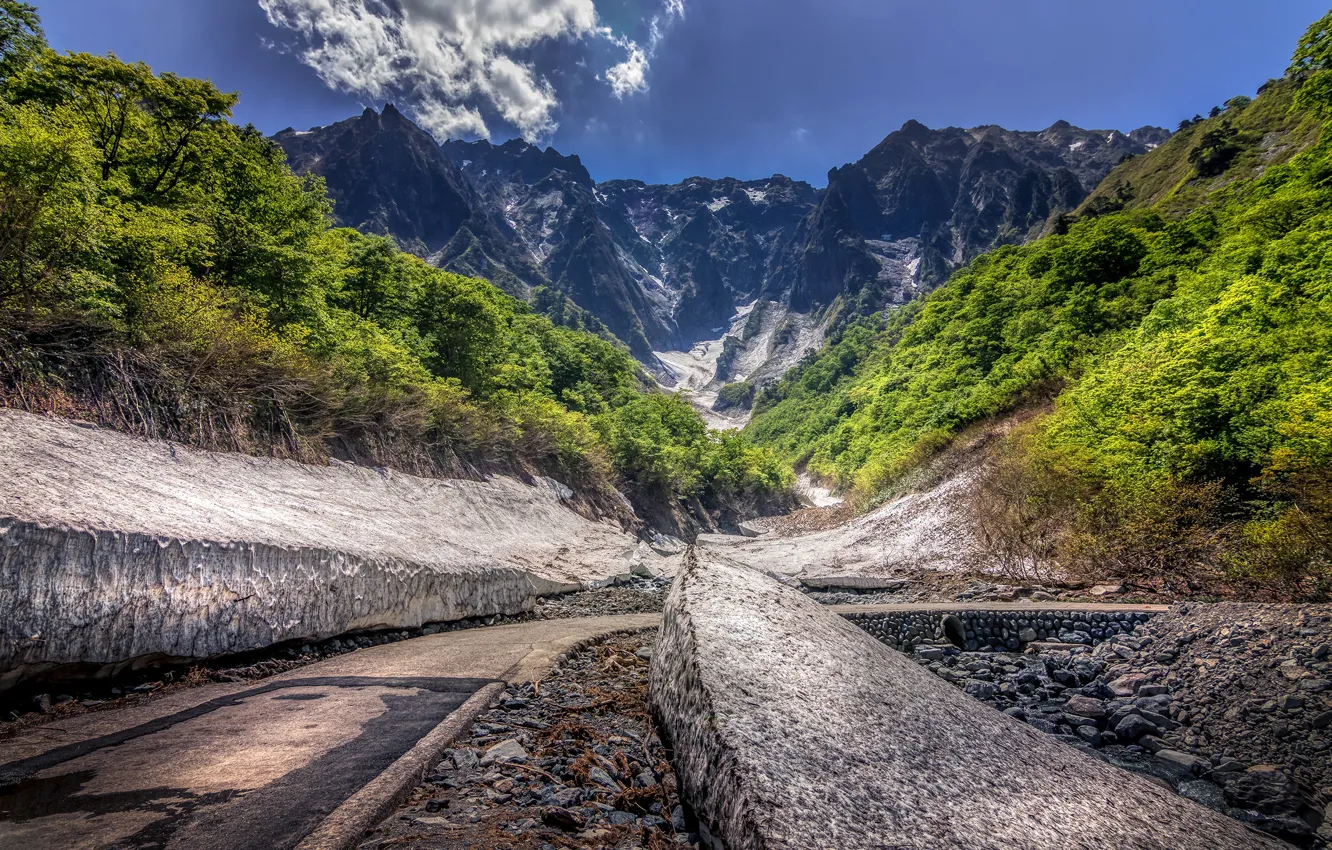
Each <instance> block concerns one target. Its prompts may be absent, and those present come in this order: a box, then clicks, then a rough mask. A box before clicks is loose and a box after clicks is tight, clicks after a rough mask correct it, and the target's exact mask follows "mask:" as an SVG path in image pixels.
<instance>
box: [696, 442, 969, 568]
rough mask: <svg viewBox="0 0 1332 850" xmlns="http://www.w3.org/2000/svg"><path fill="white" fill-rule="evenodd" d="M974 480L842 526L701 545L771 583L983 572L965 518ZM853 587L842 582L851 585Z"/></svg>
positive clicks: (956, 481) (953, 482)
mask: <svg viewBox="0 0 1332 850" xmlns="http://www.w3.org/2000/svg"><path fill="white" fill-rule="evenodd" d="M978 474H979V470H978V469H977V468H975V467H972V468H968V469H964V470H962V471H960V472H957V473H956V474H954V475H952V476H951V477H948V478H946V479H945V480H944V481H943V482H942V483H940V484H938V485H936V486H934V487H932V488H930V489H927V490H924V491H922V492H918V493H909V494H907V495H904V496H900V497H898V498H896V499H894V500H892V501H890V502H888V503H886V504H884V505H883V506H881V507H879V508H877V509H875V510H873V511H871V512H870V513H868V514H865V515H864V516H861V517H858V518H857V519H854V520H852V521H851V522H848V523H846V524H845V525H840V526H837V527H836V528H830V529H827V530H824V531H815V532H810V533H807V534H799V535H795V536H791V537H778V536H776V535H775V534H774V533H768V534H765V535H762V536H760V537H757V538H746V537H736V536H723V535H704V536H702V537H700V538H699V543H700V545H701V546H702V547H703V548H704V549H706V550H708V551H710V552H713V553H715V554H717V555H719V556H721V557H724V558H725V559H727V560H729V561H732V562H737V563H741V564H744V565H746V566H749V567H752V568H753V569H756V570H759V571H761V572H764V573H767V574H769V575H771V576H774V577H776V578H791V577H799V578H801V579H806V578H808V579H824V580H825V582H826V580H827V579H829V578H839V577H851V578H861V579H874V578H891V577H896V576H902V575H906V574H909V573H917V572H920V571H922V570H924V571H929V570H938V571H949V572H952V571H967V570H973V569H976V570H979V569H983V568H984V567H985V564H984V563H983V559H982V558H981V556H980V554H979V553H978V551H977V547H976V542H975V538H974V536H973V535H972V532H971V531H970V524H969V523H968V522H967V520H966V516H965V507H966V503H967V498H968V493H969V491H970V489H971V487H972V485H973V483H974V481H975V479H976V476H977V475H978ZM858 584H859V582H856V581H851V582H847V583H846V586H857V585H858Z"/></svg>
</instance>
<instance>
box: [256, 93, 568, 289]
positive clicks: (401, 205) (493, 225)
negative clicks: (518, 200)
mask: <svg viewBox="0 0 1332 850" xmlns="http://www.w3.org/2000/svg"><path fill="white" fill-rule="evenodd" d="M274 141H276V142H277V143H278V144H279V145H281V146H282V149H283V150H285V151H286V153H287V161H288V162H289V164H290V165H291V167H292V170H294V171H296V172H297V173H300V174H316V175H318V176H320V177H322V178H324V182H325V183H326V184H327V187H328V194H329V197H331V198H332V199H333V201H334V203H335V212H336V215H337V217H338V220H339V221H340V222H341V223H342V224H344V225H346V226H348V227H355V228H356V229H357V230H360V231H361V232H363V233H373V234H379V235H392V236H394V237H395V238H396V239H397V240H398V242H399V244H400V245H401V246H402V247H403V249H405V250H408V251H411V252H412V253H414V254H416V255H418V256H421V257H425V258H428V259H429V260H430V262H431V263H433V264H434V265H436V266H439V267H441V268H447V269H449V270H450V271H456V272H458V273H459V274H467V275H473V276H479V277H484V278H486V279H488V280H490V281H491V282H492V283H494V284H496V285H497V286H499V287H500V288H502V289H504V290H505V291H507V292H510V293H512V294H516V295H522V294H525V293H526V289H527V287H530V286H536V285H539V284H541V283H544V282H545V281H544V279H543V278H542V276H541V274H540V272H539V271H538V270H537V269H536V267H535V266H534V265H533V264H532V263H531V262H530V261H529V259H528V258H527V257H526V256H525V255H524V254H523V252H521V251H520V250H518V249H517V246H516V241H517V240H516V239H515V235H514V233H513V232H512V231H511V230H510V229H509V228H508V227H507V226H506V225H505V223H504V219H503V217H502V216H498V215H496V214H495V211H494V209H493V208H492V207H491V206H490V205H489V204H488V203H486V202H484V201H483V200H482V198H481V196H480V195H479V194H478V193H477V191H476V189H475V188H474V187H473V186H472V184H471V183H470V182H468V180H467V179H466V178H464V177H463V176H462V174H461V173H460V172H459V171H458V169H457V168H456V167H454V165H453V163H452V162H451V161H450V160H449V158H448V157H447V156H444V155H443V153H442V152H441V151H440V149H439V145H438V144H436V142H435V140H434V138H433V137H431V136H430V134H429V133H427V132H425V131H424V130H422V129H421V128H420V127H417V126H416V125H415V124H413V123H412V122H411V121H409V120H408V119H407V118H406V117H405V116H403V114H402V113H401V112H399V111H398V110H397V109H395V108H394V107H393V105H392V104H389V105H387V106H385V107H384V111H383V113H382V114H381V113H376V112H375V111H374V110H373V109H366V110H365V112H363V113H362V114H361V115H360V116H358V117H356V118H349V119H347V120H346V121H341V122H339V123H337V124H333V125H331V126H328V127H320V128H315V129H313V130H306V131H298V130H290V129H288V130H283V131H282V132H280V133H278V134H277V135H276V136H275V137H274Z"/></svg>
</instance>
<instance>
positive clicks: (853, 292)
mask: <svg viewBox="0 0 1332 850" xmlns="http://www.w3.org/2000/svg"><path fill="white" fill-rule="evenodd" d="M1168 136H1169V134H1168V133H1167V132H1166V131H1164V130H1161V129H1158V128H1151V127H1144V128H1141V129H1139V130H1135V131H1133V132H1132V133H1129V134H1127V135H1125V134H1123V133H1119V132H1116V131H1109V130H1081V129H1079V128H1077V127H1073V126H1071V125H1070V124H1068V123H1067V122H1065V121H1060V122H1058V123H1056V124H1054V125H1053V126H1051V127H1050V128H1048V129H1046V130H1044V131H1041V132H1039V133H1033V132H1014V131H1010V130H1004V129H1003V128H1000V127H993V126H991V127H977V128H974V129H970V130H963V129H959V128H956V127H949V128H946V129H943V130H930V129H928V128H926V127H925V126H924V125H922V124H920V123H918V122H915V121H908V122H907V123H906V124H905V125H903V126H902V128H901V129H900V130H898V131H897V132H895V133H892V134H891V135H889V136H888V137H887V138H886V139H884V140H883V142H881V143H880V144H879V145H878V146H877V147H875V148H874V150H872V151H870V152H869V153H868V154H866V155H865V156H864V157H863V158H862V159H861V160H860V161H858V162H855V163H852V164H850V165H845V166H842V167H841V168H835V169H833V170H832V171H831V172H830V173H829V175H828V190H827V192H826V193H825V194H824V196H823V200H822V203H821V204H820V206H819V209H818V210H817V211H815V212H814V213H813V214H812V215H811V216H810V217H809V218H808V219H807V220H806V221H805V222H804V223H803V224H802V225H801V228H800V231H799V233H798V234H797V236H796V238H795V239H794V240H793V241H792V243H791V244H790V246H789V247H788V249H787V251H786V252H785V254H784V255H783V257H782V261H781V263H780V269H779V272H778V273H777V274H775V275H774V276H773V278H772V280H771V281H770V282H769V284H768V287H767V290H766V291H767V294H768V296H769V297H770V298H772V299H773V300H783V301H785V303H787V304H789V305H790V307H791V308H792V309H794V310H797V311H801V312H805V311H811V310H818V309H821V308H825V307H828V306H830V305H832V304H834V302H837V301H839V300H840V301H841V302H842V304H841V305H840V306H841V309H840V310H839V312H840V313H841V315H842V316H854V315H866V314H869V313H872V312H875V311H877V310H880V309H883V308H884V307H885V306H888V305H891V304H901V303H904V302H906V301H908V300H910V299H911V298H912V297H914V296H915V295H917V294H918V293H921V292H927V291H929V290H930V289H932V288H934V287H935V286H937V285H939V284H940V283H942V282H943V281H944V280H945V279H946V278H947V277H948V275H949V274H950V273H951V272H952V271H953V270H954V269H956V268H958V267H959V266H961V265H962V264H964V263H966V262H968V261H970V260H971V259H972V258H974V257H976V256H977V255H979V254H981V253H983V252H984V251H987V250H989V249H991V248H993V247H995V246H998V245H1004V244H1014V243H1020V242H1023V241H1026V240H1027V239H1030V238H1032V237H1034V236H1037V235H1039V234H1040V232H1041V230H1042V229H1043V228H1044V227H1045V224H1046V222H1047V220H1049V219H1050V217H1051V216H1052V215H1055V214H1058V213H1061V212H1066V211H1069V210H1072V209H1074V208H1075V207H1077V206H1078V204H1079V203H1081V201H1082V200H1083V199H1084V198H1085V197H1087V195H1088V193H1090V192H1091V191H1092V190H1093V189H1095V188H1096V186H1097V184H1098V183H1100V182H1101V180H1102V178H1104V177H1105V176H1106V174H1108V173H1109V172H1110V170H1111V169H1112V168H1113V167H1114V166H1115V165H1116V164H1117V163H1118V162H1120V161H1121V160H1122V159H1123V158H1125V157H1128V156H1134V155H1138V154H1142V153H1145V152H1146V151H1148V150H1150V149H1151V148H1152V147H1155V146H1157V145H1159V144H1160V143H1161V142H1163V141H1165V139H1166V138H1168Z"/></svg>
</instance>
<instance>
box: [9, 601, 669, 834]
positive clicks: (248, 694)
mask: <svg viewBox="0 0 1332 850" xmlns="http://www.w3.org/2000/svg"><path fill="white" fill-rule="evenodd" d="M659 620H660V618H659V617H658V616H656V615H651V614H648V615H633V616H623V617H597V618H588V619H581V620H550V621H542V622H535V623H524V624H519V625H512V626H496V627H493V628H485V629H473V630H468V631H459V632H452V633H448V634H440V635H433V636H430V637H423V638H418V639H415V640H410V641H403V642H401V643H393V644H386V645H384V646H378V647H374V648H371V649H366V650H361V651H359V652H353V653H350V654H348V655H344V656H340V657H338V658H333V659H330V660H328V661H323V662H320V663H318V664H312V665H310V666H308V667H303V668H301V669H299V670H293V671H291V672H289V673H285V674H283V675H280V676H275V677H273V678H270V679H264V680H261V681H257V682H248V683H242V684H227V685H209V686H205V687H200V688H194V689H190V690H183V691H179V692H177V693H174V694H172V695H170V696H168V697H165V698H163V699H160V700H157V701H154V702H152V703H149V704H146V705H142V706H136V707H133V708H128V709H124V710H121V711H106V712H95V713H91V714H87V715H83V716H81V717H76V718H71V719H68V720H64V721H57V722H55V723H51V724H48V725H46V726H42V727H39V728H35V729H32V730H28V731H27V732H25V733H23V734H21V735H20V736H18V737H17V738H14V739H11V740H7V741H0V847H4V848H11V847H12V848H20V847H21V848H24V850H47V848H51V850H83V848H89V850H91V848H190V850H250V849H251V848H252V850H285V848H293V847H296V846H297V845H298V844H300V842H301V841H302V839H305V838H306V837H307V836H309V835H311V833H315V834H316V835H317V836H318V835H322V834H323V833H326V832H328V830H327V829H323V830H321V829H320V826H321V824H322V823H325V822H326V821H327V820H330V815H335V812H336V814H337V815H342V814H343V812H344V810H345V809H346V806H344V803H346V801H348V800H349V799H350V798H353V797H354V795H357V792H359V791H361V790H362V789H363V788H365V787H366V786H367V784H369V783H374V782H376V781H379V779H381V778H382V777H381V775H383V776H387V775H388V774H389V773H391V772H392V771H390V770H389V768H390V767H391V766H395V767H396V765H395V763H400V759H403V757H404V754H408V755H410V754H412V753H419V752H420V747H419V746H418V742H422V739H426V738H428V737H430V736H431V733H432V732H433V731H434V730H436V729H437V728H438V727H441V724H444V723H445V721H446V720H447V719H448V718H449V717H450V715H453V714H454V713H455V712H458V709H459V708H460V707H462V706H464V705H465V704H467V703H468V700H469V699H472V698H473V696H474V695H476V694H478V692H479V691H482V690H483V689H484V688H486V687H487V686H489V685H491V684H492V683H494V682H496V681H528V680H532V679H537V678H540V677H541V676H542V675H544V674H545V673H546V672H547V671H548V670H549V669H550V668H551V667H552V666H553V664H554V663H555V661H556V660H557V659H558V658H559V656H560V655H561V654H563V653H565V652H567V651H569V650H571V649H573V648H575V647H576V646H577V645H579V644H580V643H582V642H585V641H588V640H592V639H595V638H598V637H601V636H604V635H607V634H610V633H613V632H617V631H622V630H626V629H640V628H647V627H651V626H655V625H657V623H658V622H659ZM493 690H494V689H492V690H491V691H487V692H485V693H482V695H481V696H482V697H483V698H484V699H477V700H473V702H472V704H471V706H469V708H468V709H464V711H465V712H466V711H468V710H475V706H477V705H478V704H479V703H481V702H483V701H484V702H488V701H489V697H490V696H491V693H492V692H493ZM460 728H465V724H461V727H460ZM438 739H439V734H438V733H436V734H435V735H434V736H433V737H432V738H431V740H433V741H434V742H435V744H436V746H437V747H442V746H445V745H447V741H440V740H438ZM414 748H416V749H414ZM349 805H350V804H349ZM340 807H342V808H340ZM367 811H369V810H367ZM331 820H338V817H337V816H335V817H334V818H332V819H331ZM325 837H327V836H325ZM320 846H329V845H326V844H321V845H320Z"/></svg>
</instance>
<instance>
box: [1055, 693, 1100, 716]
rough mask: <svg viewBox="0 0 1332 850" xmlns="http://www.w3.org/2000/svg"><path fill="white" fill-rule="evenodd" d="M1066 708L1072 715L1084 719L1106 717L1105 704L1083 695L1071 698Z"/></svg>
mask: <svg viewBox="0 0 1332 850" xmlns="http://www.w3.org/2000/svg"><path fill="white" fill-rule="evenodd" d="M1064 708H1065V710H1066V711H1068V712H1069V713H1071V714H1079V715H1081V716H1083V717H1105V703H1103V702H1101V701H1100V700H1099V699H1092V698H1091V697H1085V696H1082V695H1081V694H1079V695H1077V696H1074V697H1070V698H1069V701H1068V704H1067V705H1066V706H1065V707H1064Z"/></svg>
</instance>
